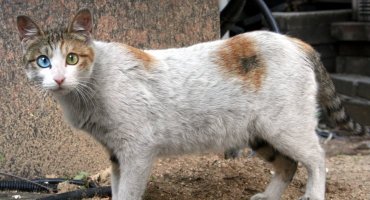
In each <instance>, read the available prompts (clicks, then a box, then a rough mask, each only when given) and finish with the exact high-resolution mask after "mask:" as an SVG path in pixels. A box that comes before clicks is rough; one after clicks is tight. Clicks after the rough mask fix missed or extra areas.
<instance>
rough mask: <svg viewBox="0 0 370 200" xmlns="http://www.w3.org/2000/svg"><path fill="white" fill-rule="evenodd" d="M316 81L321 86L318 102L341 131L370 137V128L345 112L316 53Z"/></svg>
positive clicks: (314, 62) (314, 60)
mask: <svg viewBox="0 0 370 200" xmlns="http://www.w3.org/2000/svg"><path fill="white" fill-rule="evenodd" d="M311 60H312V61H313V64H314V68H315V74H316V79H317V81H318V85H319V91H318V100H319V103H320V104H321V107H322V108H323V110H324V112H325V113H326V114H327V115H328V117H329V119H330V120H331V121H332V122H333V123H334V124H335V125H336V126H337V127H338V128H340V129H342V130H345V131H349V132H350V133H352V134H353V135H357V136H364V135H370V130H369V127H366V126H363V125H361V124H359V123H357V122H355V121H354V120H353V119H352V118H351V117H350V116H349V115H348V114H347V112H346V111H345V109H344V107H343V104H342V101H341V99H340V98H339V96H338V94H337V93H336V91H335V87H334V83H333V81H332V80H331V78H330V76H329V73H328V72H327V71H326V69H325V67H324V65H323V64H322V62H321V59H320V56H319V54H318V53H317V52H314V55H313V56H312V59H311Z"/></svg>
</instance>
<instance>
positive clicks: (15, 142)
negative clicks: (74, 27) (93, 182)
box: [0, 0, 219, 177]
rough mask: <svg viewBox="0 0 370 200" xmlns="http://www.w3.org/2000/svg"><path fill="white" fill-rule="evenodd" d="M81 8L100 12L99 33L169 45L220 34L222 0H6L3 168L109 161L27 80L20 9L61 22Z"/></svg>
mask: <svg viewBox="0 0 370 200" xmlns="http://www.w3.org/2000/svg"><path fill="white" fill-rule="evenodd" d="M80 8H89V9H91V10H92V11H93V13H94V22H95V26H94V30H95V31H94V36H95V38H96V39H98V40H104V41H116V42H124V43H127V44H129V45H133V46H136V47H140V48H166V47H181V46H186V45H191V44H194V43H198V42H202V41H208V40H214V39H217V38H218V37H219V17H218V7H217V1H216V0H212V1H203V0H187V1H178V0H158V1H153V0H140V1H138V0H126V1H113V0H96V1H88V0H84V1H75V0H68V1H67V0H58V1H57V0H50V1H49V0H28V1H23V0H0V171H5V172H9V173H13V174H16V175H20V176H25V177H43V176H45V175H46V174H56V175H58V176H70V175H73V174H75V173H77V172H79V171H87V172H91V173H93V172H95V171H98V170H101V169H103V168H104V167H106V166H108V165H109V161H108V158H107V156H106V154H105V152H104V150H103V149H102V147H101V146H100V145H99V144H97V143H96V142H95V141H94V140H93V139H91V138H90V137H89V136H88V135H87V134H84V133H80V132H76V131H74V130H71V128H69V127H68V125H67V124H66V123H65V122H64V121H63V119H62V114H61V111H60V108H59V107H58V106H57V105H56V102H55V100H54V99H53V98H52V97H50V96H49V95H47V94H45V93H43V92H41V91H40V90H39V89H38V88H36V87H33V86H32V85H31V84H30V83H29V82H28V80H27V78H26V76H25V73H24V72H23V67H22V66H21V64H20V58H21V51H20V42H19V39H18V35H17V30H16V24H15V17H16V16H17V15H20V14H23V15H28V16H30V17H32V18H33V19H34V20H36V21H38V22H39V24H42V27H43V28H46V27H57V26H66V25H67V23H68V21H70V20H71V18H72V17H73V16H74V14H75V13H76V11H77V10H78V9H80Z"/></svg>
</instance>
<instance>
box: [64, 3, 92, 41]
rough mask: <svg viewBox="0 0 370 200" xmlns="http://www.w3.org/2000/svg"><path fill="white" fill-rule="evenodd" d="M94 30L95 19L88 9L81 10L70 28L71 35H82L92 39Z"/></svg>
mask: <svg viewBox="0 0 370 200" xmlns="http://www.w3.org/2000/svg"><path fill="white" fill-rule="evenodd" d="M92 28H93V19H92V15H91V12H90V11H89V10H88V9H86V8H85V9H82V10H79V11H78V13H77V14H76V16H75V17H74V18H73V20H72V22H71V23H70V24H69V26H68V32H69V33H81V34H84V35H86V36H88V37H90V35H91V33H92Z"/></svg>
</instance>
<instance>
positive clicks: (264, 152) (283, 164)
mask: <svg viewBox="0 0 370 200" xmlns="http://www.w3.org/2000/svg"><path fill="white" fill-rule="evenodd" d="M251 147H252V149H253V150H254V151H256V152H257V154H258V155H259V156H261V157H262V158H264V159H265V160H267V161H269V162H271V163H272V165H273V166H274V170H275V174H274V175H273V177H272V179H271V182H270V183H269V185H268V186H267V188H266V190H265V191H264V192H263V193H259V194H256V195H254V196H253V197H252V198H251V200H278V199H280V197H281V195H282V194H283V192H284V191H285V189H286V187H287V186H288V185H289V183H290V182H291V180H292V179H293V176H294V174H295V172H296V169H297V162H295V161H294V160H292V159H290V158H288V157H286V156H284V155H282V154H281V153H279V152H278V151H277V150H276V149H274V148H273V147H272V146H271V145H269V144H268V143H267V142H265V141H263V140H256V141H255V142H254V143H253V144H252V145H251Z"/></svg>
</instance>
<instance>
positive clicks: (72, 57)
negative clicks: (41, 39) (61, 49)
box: [66, 53, 78, 65]
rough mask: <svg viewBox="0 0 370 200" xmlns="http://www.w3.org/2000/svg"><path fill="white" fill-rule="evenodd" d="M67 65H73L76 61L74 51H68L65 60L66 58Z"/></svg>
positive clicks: (76, 57)
mask: <svg viewBox="0 0 370 200" xmlns="http://www.w3.org/2000/svg"><path fill="white" fill-rule="evenodd" d="M66 62H67V64H68V65H75V64H77V63H78V56H77V54H75V53H70V54H68V55H67V60H66Z"/></svg>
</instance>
